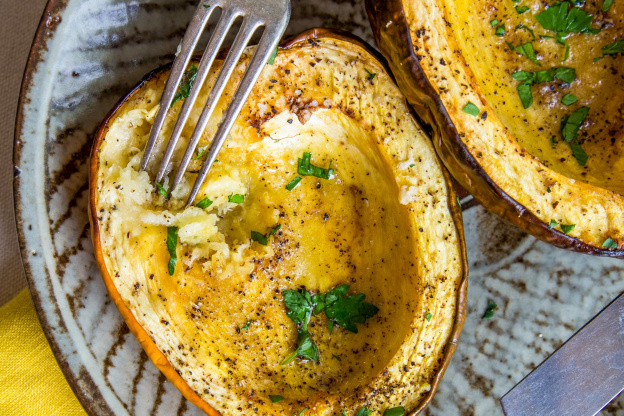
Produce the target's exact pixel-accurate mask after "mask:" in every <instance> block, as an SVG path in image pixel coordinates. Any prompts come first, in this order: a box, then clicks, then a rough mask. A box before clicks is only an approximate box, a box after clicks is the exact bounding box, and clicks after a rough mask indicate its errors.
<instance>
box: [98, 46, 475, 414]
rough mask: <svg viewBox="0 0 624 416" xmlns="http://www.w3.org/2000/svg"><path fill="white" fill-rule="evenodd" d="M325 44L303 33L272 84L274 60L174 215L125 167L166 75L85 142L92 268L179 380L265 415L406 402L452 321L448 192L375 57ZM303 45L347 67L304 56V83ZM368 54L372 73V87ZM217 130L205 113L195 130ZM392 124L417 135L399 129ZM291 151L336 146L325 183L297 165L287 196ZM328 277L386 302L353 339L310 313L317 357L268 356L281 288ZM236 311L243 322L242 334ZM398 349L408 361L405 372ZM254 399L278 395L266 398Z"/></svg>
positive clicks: (290, 342)
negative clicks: (96, 141) (205, 124)
mask: <svg viewBox="0 0 624 416" xmlns="http://www.w3.org/2000/svg"><path fill="white" fill-rule="evenodd" d="M332 42H333V43H328V44H327V45H325V46H324V48H326V49H327V50H323V49H321V50H316V49H315V47H314V46H307V47H306V46H302V47H300V49H295V50H293V51H287V52H285V53H284V55H285V56H283V57H282V56H281V54H280V56H278V62H277V63H276V65H275V66H276V70H275V71H276V72H277V71H280V72H281V73H279V78H278V79H279V80H280V81H279V82H278V83H275V82H273V81H272V80H273V79H276V78H277V77H276V76H275V75H276V74H275V73H269V74H264V75H263V79H262V80H261V82H260V84H259V86H258V87H257V88H256V89H255V90H254V93H253V94H254V99H253V100H251V101H250V103H248V105H247V107H246V108H245V110H244V112H243V114H242V115H241V116H240V117H239V120H238V121H237V124H236V126H235V128H234V130H233V133H232V134H231V137H230V138H229V140H228V142H227V144H226V147H225V148H224V150H223V151H222V152H221V153H220V154H219V163H217V164H216V165H215V167H214V168H213V171H211V179H210V180H208V181H207V182H206V183H205V184H204V186H203V188H202V190H201V192H200V196H199V197H198V198H197V201H200V200H201V199H203V198H204V197H206V196H207V197H209V198H210V199H211V200H213V201H214V206H211V207H210V208H209V209H208V210H206V211H203V210H200V209H199V208H188V209H186V210H181V206H180V204H179V203H178V202H175V200H174V202H172V204H173V206H172V207H170V209H169V210H168V211H169V212H166V210H165V206H164V205H163V201H162V200H160V199H159V198H160V197H155V196H154V195H153V194H152V193H151V188H150V185H149V177H148V176H147V174H146V173H137V172H136V166H137V163H138V160H139V159H140V152H141V150H140V149H142V148H143V143H144V142H145V140H146V135H147V134H148V132H149V125H150V123H151V119H152V117H153V115H154V112H155V103H156V102H157V97H158V96H159V95H160V90H161V89H162V86H163V83H164V78H165V77H166V74H160V75H159V76H158V77H157V78H156V79H154V80H152V81H149V83H148V84H147V85H145V86H144V87H142V89H141V91H140V93H138V94H136V95H135V96H134V97H133V98H132V99H131V100H129V101H128V102H126V103H125V104H124V105H123V106H122V108H121V109H120V110H118V114H117V115H116V117H115V119H114V120H113V122H112V124H111V126H110V128H109V132H108V134H107V136H106V138H105V139H104V141H103V142H102V145H101V146H100V148H99V149H98V153H99V155H98V158H99V165H98V166H99V167H98V185H97V187H98V189H99V191H98V197H97V200H96V201H97V202H96V209H97V212H100V213H101V214H100V215H101V217H100V218H98V222H99V226H100V229H101V237H100V239H99V241H100V242H101V244H102V251H103V252H104V261H105V265H106V270H107V272H108V273H109V274H110V275H111V276H112V279H113V281H114V283H115V287H116V289H117V290H118V291H119V294H120V295H121V297H122V299H123V301H124V303H125V304H126V305H127V306H128V307H129V308H130V310H131V311H132V312H133V314H134V317H135V318H136V319H137V321H138V322H139V324H140V325H141V326H142V327H143V328H144V329H145V330H146V331H148V334H149V336H150V337H151V338H152V339H153V340H154V342H155V343H156V345H157V346H158V347H159V349H160V350H161V351H162V352H163V353H164V354H165V356H166V357H167V359H168V360H169V362H170V363H171V364H172V365H173V366H174V367H175V368H176V370H177V371H178V373H179V374H180V375H181V376H182V377H183V378H184V380H185V381H186V383H188V385H190V386H191V387H192V388H193V390H195V391H196V392H197V393H198V394H199V395H200V396H201V397H202V398H203V399H204V400H206V401H207V402H209V403H211V405H213V406H214V407H215V408H216V409H218V410H219V411H221V412H223V413H226V414H227V413H230V412H234V411H235V409H237V408H238V407H240V406H243V407H246V406H248V405H249V403H250V402H251V403H253V405H254V406H256V407H258V408H260V411H261V413H263V414H291V413H292V412H293V411H294V410H295V409H297V408H298V406H299V404H298V403H295V402H294V401H295V400H300V401H301V402H302V403H305V404H306V405H310V406H316V407H315V410H314V411H315V412H317V413H318V414H332V412H333V411H334V410H335V409H337V408H338V406H342V408H345V409H349V408H353V409H356V408H358V407H359V406H360V405H361V404H362V400H367V402H368V401H370V403H373V404H374V403H377V405H379V406H382V405H383V406H386V405H388V407H392V404H393V403H395V404H396V405H405V406H406V407H409V406H412V407H413V406H416V405H417V404H418V403H419V402H420V400H421V399H420V396H419V394H417V392H422V393H426V391H428V389H429V388H430V387H431V383H432V382H433V377H434V376H435V370H436V369H437V368H438V362H437V359H436V358H435V356H436V353H438V354H439V353H442V351H443V349H444V348H445V347H444V346H445V344H446V342H447V341H448V337H449V336H450V334H451V329H452V327H453V316H454V314H455V308H456V306H457V304H456V302H457V293H458V290H459V287H458V285H459V283H460V282H461V280H462V277H463V275H464V270H463V266H462V252H461V247H460V245H459V238H460V236H459V235H458V234H457V231H456V229H455V225H454V223H453V220H452V218H451V216H450V215H449V212H448V209H449V205H448V204H449V198H451V199H450V201H452V202H454V197H452V191H450V189H449V188H448V185H447V184H446V183H445V180H444V176H443V174H442V171H441V167H440V166H439V162H438V161H437V158H436V156H435V154H434V153H433V149H432V148H431V145H430V144H429V143H428V142H427V139H426V137H425V136H424V135H423V133H422V131H421V130H420V129H419V128H418V126H417V125H416V123H415V122H414V121H413V120H412V119H411V118H410V117H406V116H405V115H406V114H407V107H406V106H405V102H404V100H403V98H402V97H401V96H400V94H399V93H398V90H397V89H396V87H394V86H393V85H392V84H391V81H390V79H389V77H388V76H387V75H386V74H385V73H384V70H383V68H382V67H381V66H380V65H379V64H378V63H376V62H374V61H373V60H371V59H370V57H367V56H366V55H365V54H363V52H362V51H359V50H357V49H356V50H355V51H349V50H348V48H346V46H345V45H343V44H341V43H340V42H338V41H332ZM297 55H299V56H297ZM301 56H304V57H310V56H312V57H314V58H316V59H315V60H313V61H311V62H313V63H314V62H316V64H318V63H319V62H318V61H317V59H321V60H322V61H323V60H324V61H329V62H332V64H336V65H338V67H341V68H348V69H345V70H341V71H336V70H333V71H328V68H327V67H324V66H322V65H317V66H318V68H317V71H318V72H317V77H316V78H315V79H314V80H315V82H313V83H310V84H307V83H306V82H304V83H303V84H302V83H301V82H300V81H299V79H301V74H302V73H304V72H309V69H308V67H309V62H308V60H307V59H306V60H305V61H304V60H302V59H301ZM295 58H299V59H295ZM289 60H290V61H291V63H292V64H293V65H290V66H289V65H287V62H289ZM360 60H362V61H364V62H359V61H360ZM280 65H281V67H280ZM297 65H301V67H297ZM364 65H366V69H370V70H372V71H375V73H378V78H377V81H376V82H377V83H378V84H377V86H375V84H374V83H372V82H370V81H371V80H369V79H368V76H367V75H366V72H365V70H364ZM278 68H279V69H278ZM284 68H288V69H287V70H286V69H284ZM285 71H288V72H289V74H287V73H286V72H285ZM241 72H242V68H239V70H238V72H237V75H238V76H240V74H241ZM265 72H267V71H265ZM286 75H290V77H288V76H286ZM271 76H273V78H272V77H271ZM371 86H374V87H373V88H371ZM269 87H272V88H269ZM297 90H299V91H297ZM304 91H305V92H304ZM358 91H359V92H360V93H359V94H354V95H353V96H351V94H352V93H355V92H358ZM377 91H379V93H378V92H377ZM231 92H232V91H231V90H229V91H228V93H230V94H231ZM202 94H203V95H204V96H205V95H206V94H207V91H204V92H203V93H202ZM271 94H274V96H275V97H289V98H292V99H293V100H296V97H298V96H300V95H304V98H305V102H306V103H305V105H303V106H300V107H299V108H297V109H295V108H293V105H292V102H291V103H290V104H289V101H288V99H281V100H280V99H279V98H278V99H275V98H274V97H272V96H271ZM352 97H357V99H358V102H357V103H356V102H355V101H354V99H353V98H352ZM314 101H316V105H312V104H313V102H314ZM266 102H268V103H274V104H273V105H274V107H273V108H275V109H276V111H275V112H274V113H273V112H272V109H271V113H270V114H267V111H266V110H267V109H268V108H271V107H268V106H265V105H264V104H265V103H266ZM321 103H322V105H320V104H321ZM356 104H358V105H359V107H358V105H356ZM223 105H224V103H221V106H220V107H219V109H218V111H217V113H219V112H220V111H221V110H222V108H223ZM317 107H318V108H317ZM178 108H179V107H178ZM388 109H392V110H395V111H392V112H390V111H388ZM198 111H199V109H196V111H195V114H194V116H193V117H195V118H196V117H197V114H198ZM402 114H403V115H402ZM193 117H192V119H193ZM174 118H175V115H172V116H170V117H169V119H168V122H167V125H166V126H167V127H166V128H167V129H169V130H170V129H171V127H172V120H173V119H174ZM288 120H290V122H289V121H288ZM302 121H304V122H305V123H303V122H302ZM371 125H372V126H376V129H372V128H371ZM215 128H216V126H215V125H211V126H209V128H208V130H207V132H206V136H207V137H209V135H210V134H211V133H213V132H214V129H215ZM189 134H190V129H188V128H187V129H186V131H185V132H184V135H185V136H186V137H188V135H189ZM403 135H405V136H406V137H411V138H418V140H415V141H413V142H408V141H404V140H399V139H401V138H402V137H403ZM205 144H206V143H205V142H203V143H201V144H200V146H203V145H205ZM373 144H375V145H373ZM181 147H182V148H183V147H184V146H181ZM160 150H162V148H160ZM303 151H311V152H312V155H313V159H312V161H313V163H314V164H316V165H319V166H327V165H328V163H329V160H330V159H332V160H333V165H332V166H333V167H335V168H336V170H337V174H336V178H335V179H334V180H329V181H327V180H322V179H317V178H312V177H306V178H304V180H303V181H302V182H301V183H300V184H299V186H298V187H296V188H295V189H294V190H293V191H291V192H289V191H287V190H285V189H284V187H285V185H286V184H287V183H288V182H289V181H290V180H291V179H292V178H293V177H294V176H296V159H297V157H300V156H301V154H302V153H303ZM175 157H176V158H177V157H180V154H179V153H178V154H176V156H175ZM157 158H158V156H157ZM197 163H199V162H197ZM195 167H196V166H195ZM190 180H192V175H189V177H188V178H187V182H185V183H184V184H183V186H182V187H181V190H180V191H176V193H174V197H180V196H182V195H183V194H184V192H188V187H189V181H190ZM119 185H121V187H120V188H118V187H119ZM230 193H241V194H245V195H246V198H245V202H244V203H243V204H241V205H235V204H230V203H228V202H227V195H228V194H230ZM449 195H451V196H450V197H449ZM452 202H451V203H452ZM414 212H417V213H418V217H416V214H414ZM295 213H296V215H295ZM217 214H218V215H217ZM325 214H327V216H325ZM325 217H327V219H326V218H325ZM276 224H280V225H281V227H282V228H281V229H280V232H279V234H278V235H277V236H276V237H273V240H272V242H271V243H270V244H269V246H267V247H262V246H259V245H258V244H257V243H251V244H249V238H248V236H249V232H250V230H257V231H260V232H263V233H264V232H266V231H267V230H268V229H269V228H271V227H273V226H274V225H276ZM363 224H365V225H366V226H363ZM427 224H437V225H436V226H435V227H430V226H427ZM167 225H176V226H178V227H179V228H180V230H179V235H180V242H181V244H180V246H179V247H178V257H179V258H178V265H177V268H176V273H175V274H174V275H173V276H169V275H168V272H167V262H168V259H169V255H168V252H167V249H166V244H165V239H166V232H165V230H166V226H167ZM419 229H420V230H419ZM428 250H430V253H429V252H428ZM417 253H419V256H417ZM438 279H440V281H438ZM434 282H435V287H430V286H431V285H432V284H434ZM340 283H348V284H351V286H352V293H354V292H357V293H360V292H361V293H365V294H366V295H367V301H369V302H372V303H374V304H375V305H377V306H378V307H380V309H381V310H382V311H384V312H383V313H382V312H380V314H378V316H377V317H375V318H374V319H372V320H371V321H370V322H369V323H368V324H367V325H363V326H360V328H359V329H360V331H359V333H358V334H351V333H348V332H346V331H344V330H338V331H335V332H334V333H333V334H332V335H331V338H330V337H329V335H328V333H327V329H326V324H325V322H324V321H323V320H322V319H321V318H314V319H318V321H317V325H316V326H315V327H313V328H311V333H312V337H313V339H314V340H315V342H316V343H317V345H318V346H319V349H320V350H321V362H320V363H318V364H315V363H310V362H308V363H305V362H299V361H297V362H295V363H291V364H290V365H288V366H282V365H281V364H280V363H281V361H282V360H283V359H284V358H285V357H286V356H288V355H289V354H290V353H292V351H293V350H294V348H295V340H296V329H295V327H294V325H293V323H292V321H290V320H289V319H288V317H287V316H286V314H285V308H284V306H283V301H282V297H281V294H280V293H279V292H280V291H283V290H285V289H288V288H291V289H293V288H298V287H300V286H301V285H304V286H306V287H307V288H308V290H312V291H326V290H327V289H331V288H333V287H334V286H336V285H337V284H340ZM137 285H138V286H137ZM425 294H427V295H428V296H426V297H425V296H424V295H425ZM210 305H218V307H216V308H214V307H210ZM426 312H430V313H432V314H434V316H435V319H434V320H433V323H434V324H435V325H437V328H436V329H435V331H433V330H429V331H425V329H426V328H427V327H428V326H429V324H428V323H424V321H423V318H422V317H423V316H424V313H426ZM249 320H252V321H253V323H252V324H251V325H250V327H249V329H248V330H247V331H241V330H240V329H241V328H242V327H243V326H244V325H245V324H246V322H248V321H249ZM421 341H422V342H423V345H421V344H420V342H421ZM423 349H426V351H428V352H427V354H426V355H424V354H423ZM259 352H260V353H259ZM333 354H336V355H337V356H339V357H340V358H341V359H340V360H337V359H332V355H333ZM407 354H409V355H411V354H414V355H415V356H414V357H410V356H408V355H407ZM407 359H410V363H413V364H409V367H410V371H406V372H405V374H403V373H402V370H403V368H404V361H405V360H407ZM394 367H396V369H393V368H394ZM384 369H385V370H386V371H385V374H384V371H383V370H384ZM387 370H390V375H388V371H387ZM382 374H383V376H382ZM402 378H404V379H406V380H407V381H404V382H401V381H400V380H401V379H402ZM233 383H235V384H233ZM389 389H393V390H396V393H395V396H392V398H391V399H390V400H386V398H385V397H383V396H380V397H378V398H368V397H367V393H366V392H368V391H372V390H376V391H387V390H389ZM408 392H409V394H408ZM268 394H279V395H283V396H284V397H287V400H286V401H285V402H283V403H281V404H279V405H272V404H269V403H267V395H268ZM321 399H322V400H321ZM258 400H263V401H258Z"/></svg>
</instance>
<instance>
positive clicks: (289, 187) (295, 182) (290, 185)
mask: <svg viewBox="0 0 624 416" xmlns="http://www.w3.org/2000/svg"><path fill="white" fill-rule="evenodd" d="M302 179H303V178H302V177H301V176H296V177H295V179H293V180H292V181H290V182H288V185H286V190H288V191H292V190H293V189H295V187H296V186H297V185H299V182H301V180H302Z"/></svg>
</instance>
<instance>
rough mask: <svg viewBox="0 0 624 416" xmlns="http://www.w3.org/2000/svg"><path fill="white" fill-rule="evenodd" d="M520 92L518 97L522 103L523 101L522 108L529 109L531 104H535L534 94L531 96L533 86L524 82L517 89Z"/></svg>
mask: <svg viewBox="0 0 624 416" xmlns="http://www.w3.org/2000/svg"><path fill="white" fill-rule="evenodd" d="M516 89H517V90H518V95H519V96H520V101H522V107H524V108H525V109H526V108H529V107H531V104H533V94H531V84H529V83H528V82H523V83H522V84H518V86H517V87H516Z"/></svg>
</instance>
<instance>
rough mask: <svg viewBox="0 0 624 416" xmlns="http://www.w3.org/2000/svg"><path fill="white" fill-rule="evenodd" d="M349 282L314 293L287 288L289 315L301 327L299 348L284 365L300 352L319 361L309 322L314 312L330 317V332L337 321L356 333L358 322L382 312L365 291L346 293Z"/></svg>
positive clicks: (286, 302)
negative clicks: (366, 299)
mask: <svg viewBox="0 0 624 416" xmlns="http://www.w3.org/2000/svg"><path fill="white" fill-rule="evenodd" d="M349 287H350V286H349V285H340V286H337V287H335V288H334V289H332V290H330V291H329V292H327V293H324V294H321V293H318V294H316V295H311V294H310V293H309V292H308V291H307V290H305V289H301V290H300V291H297V290H285V291H284V292H282V295H283V296H284V304H285V305H286V309H287V311H286V315H288V317H289V318H290V319H291V320H292V321H293V322H294V323H295V324H297V327H298V336H297V349H296V350H295V352H294V353H293V354H292V355H291V356H289V357H288V358H286V360H284V362H282V365H286V364H288V363H290V362H291V361H292V360H294V359H295V358H296V357H297V356H299V357H302V358H307V359H309V360H312V361H319V355H318V349H317V348H316V345H314V343H313V342H312V340H311V339H310V333H309V332H308V324H309V322H310V318H311V317H312V316H316V315H318V314H320V313H322V312H325V316H326V317H327V319H328V322H327V324H328V327H329V333H330V334H331V333H332V331H333V328H334V325H338V326H340V327H342V328H344V329H346V330H348V331H351V332H354V333H357V332H358V329H357V326H356V325H355V324H356V323H358V324H363V323H364V322H366V319H368V318H371V317H373V316H375V315H376V314H377V312H379V308H377V307H376V306H375V305H373V304H371V303H366V302H363V301H364V299H365V298H366V295H364V294H362V293H359V294H356V295H352V296H347V293H348V292H349Z"/></svg>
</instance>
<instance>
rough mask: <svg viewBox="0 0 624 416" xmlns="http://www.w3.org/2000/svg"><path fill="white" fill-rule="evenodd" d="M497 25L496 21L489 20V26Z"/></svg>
mask: <svg viewBox="0 0 624 416" xmlns="http://www.w3.org/2000/svg"><path fill="white" fill-rule="evenodd" d="M497 24H498V19H492V20H490V26H492V27H494V26H496V25H497Z"/></svg>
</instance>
